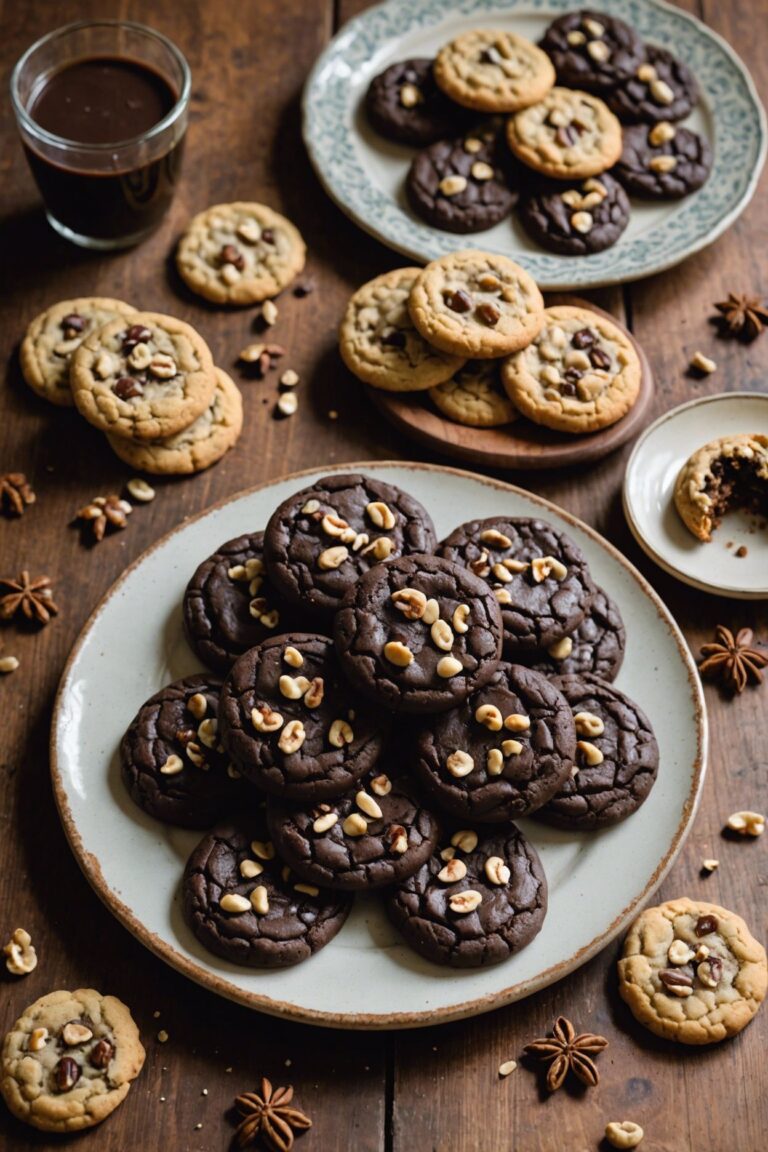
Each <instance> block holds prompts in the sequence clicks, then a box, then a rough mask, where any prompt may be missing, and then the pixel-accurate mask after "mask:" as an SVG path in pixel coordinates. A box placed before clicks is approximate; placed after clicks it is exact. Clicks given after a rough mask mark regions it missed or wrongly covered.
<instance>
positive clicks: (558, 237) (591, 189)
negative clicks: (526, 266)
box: [520, 172, 630, 256]
mask: <svg viewBox="0 0 768 1152" xmlns="http://www.w3.org/2000/svg"><path fill="white" fill-rule="evenodd" d="M629 215H630V205H629V197H628V196H627V194H626V192H625V191H624V188H623V186H622V185H621V184H619V182H618V180H615V179H614V178H613V176H611V175H610V174H609V173H608V172H603V173H601V175H600V176H590V177H589V179H587V180H584V181H582V182H581V183H580V184H576V185H568V186H565V187H564V186H563V183H562V182H558V181H544V182H542V183H540V185H539V186H538V187H535V186H534V189H533V191H532V193H531V194H530V195H529V196H527V197H526V198H525V199H524V200H523V201H522V202H521V204H520V220H521V222H522V224H523V225H524V227H525V229H526V231H528V232H529V233H530V234H531V236H533V238H534V239H535V240H537V241H538V243H539V244H541V246H542V248H547V249H548V250H549V251H550V252H559V253H560V254H561V255H563V256H588V255H589V254H590V253H591V252H603V251H605V249H606V248H610V247H611V246H612V245H613V244H615V243H616V241H617V240H618V239H619V237H620V236H621V235H622V233H623V232H624V229H625V228H626V227H627V224H628V223H629Z"/></svg>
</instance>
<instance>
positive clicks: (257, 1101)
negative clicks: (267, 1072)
mask: <svg viewBox="0 0 768 1152" xmlns="http://www.w3.org/2000/svg"><path fill="white" fill-rule="evenodd" d="M292 1100H293V1088H292V1087H291V1086H290V1085H289V1086H288V1087H287V1088H274V1089H273V1087H272V1085H271V1083H270V1082H269V1080H267V1078H266V1076H264V1077H263V1078H262V1081H261V1093H260V1094H259V1093H258V1092H243V1093H242V1095H241V1096H238V1097H237V1098H236V1099H235V1107H236V1108H237V1110H238V1112H239V1113H240V1115H241V1116H242V1117H243V1119H242V1120H241V1121H240V1123H239V1124H238V1126H237V1133H236V1135H237V1143H238V1146H239V1147H240V1148H245V1146H246V1145H247V1144H254V1143H255V1142H256V1138H257V1136H261V1139H262V1141H263V1143H264V1145H265V1147H267V1148H269V1149H270V1152H289V1149H290V1148H293V1141H294V1132H304V1131H306V1129H307V1128H311V1127H312V1121H311V1120H310V1119H309V1117H308V1116H305V1115H304V1113H303V1112H300V1111H299V1110H298V1108H291V1106H290V1105H291V1101H292Z"/></svg>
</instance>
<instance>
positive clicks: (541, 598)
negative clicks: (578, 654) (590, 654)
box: [437, 516, 595, 660]
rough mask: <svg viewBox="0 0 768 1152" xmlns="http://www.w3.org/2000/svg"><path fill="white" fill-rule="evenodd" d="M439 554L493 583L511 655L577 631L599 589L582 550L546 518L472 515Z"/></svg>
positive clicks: (506, 648)
mask: <svg viewBox="0 0 768 1152" xmlns="http://www.w3.org/2000/svg"><path fill="white" fill-rule="evenodd" d="M437 555H438V556H443V557H445V558H446V559H447V560H451V561H453V562H454V563H457V564H461V565H462V566H463V567H465V568H467V569H469V571H470V572H472V573H474V575H475V576H478V577H479V578H480V579H481V580H484V581H486V583H487V584H488V585H489V586H490V587H491V589H492V590H493V594H494V596H495V597H496V599H497V601H498V603H499V605H500V607H501V618H502V621H503V624H504V653H505V657H506V658H507V659H508V660H515V659H516V658H517V656H518V654H522V655H523V656H524V654H525V653H526V652H527V653H533V652H538V651H540V650H541V649H542V648H543V649H548V648H550V647H551V646H552V645H554V644H556V643H557V642H558V641H560V640H562V639H563V638H564V637H566V636H570V635H572V633H573V632H574V630H575V629H576V628H578V627H579V625H580V624H581V622H582V621H583V620H584V618H585V616H586V615H587V613H588V611H589V609H590V607H591V604H592V597H593V596H594V594H595V585H594V583H593V581H592V577H591V576H590V574H589V566H588V564H587V561H586V558H585V556H584V554H583V552H582V551H581V549H580V548H579V547H578V546H577V545H576V544H575V543H574V542H573V540H571V538H570V536H567V535H566V533H565V532H559V531H558V530H557V529H556V528H553V527H552V525H551V524H548V523H547V522H546V521H545V520H539V519H530V518H526V517H514V518H509V519H506V518H503V517H497V516H491V517H489V518H488V519H486V520H468V521H467V523H466V524H460V525H459V527H458V528H455V529H454V530H453V532H451V534H450V535H449V536H446V538H445V539H444V540H443V541H442V542H441V543H440V544H439V545H438V549H437Z"/></svg>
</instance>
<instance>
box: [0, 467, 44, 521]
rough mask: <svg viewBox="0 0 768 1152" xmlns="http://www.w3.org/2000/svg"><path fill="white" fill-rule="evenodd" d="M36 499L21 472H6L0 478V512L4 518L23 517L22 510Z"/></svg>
mask: <svg viewBox="0 0 768 1152" xmlns="http://www.w3.org/2000/svg"><path fill="white" fill-rule="evenodd" d="M36 499H37V496H36V495H35V493H34V492H33V491H32V489H31V487H30V486H29V484H28V483H27V478H26V476H25V475H24V473H23V472H6V473H5V474H4V475H3V476H0V510H2V512H3V514H4V515H5V516H23V515H24V509H25V508H27V507H28V506H29V505H30V504H34V502H35V500H36Z"/></svg>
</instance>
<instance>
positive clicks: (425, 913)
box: [387, 824, 547, 968]
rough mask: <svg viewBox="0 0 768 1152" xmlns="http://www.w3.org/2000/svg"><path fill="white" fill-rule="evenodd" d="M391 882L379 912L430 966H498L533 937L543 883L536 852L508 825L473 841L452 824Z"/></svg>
mask: <svg viewBox="0 0 768 1152" xmlns="http://www.w3.org/2000/svg"><path fill="white" fill-rule="evenodd" d="M444 844H445V847H444V848H442V850H440V851H438V852H435V853H433V855H432V856H431V857H430V858H429V860H428V861H427V863H426V864H423V865H422V867H421V868H420V869H419V870H418V872H416V873H415V875H413V876H411V877H410V878H409V879H408V880H404V881H403V882H402V883H401V884H398V885H397V887H395V888H394V889H393V890H392V892H391V894H390V896H389V898H388V900H387V912H388V913H389V917H390V919H391V920H392V923H393V924H394V925H395V927H396V928H397V929H398V931H399V932H400V933H401V935H402V936H403V939H404V940H405V942H406V943H407V944H409V945H410V947H411V948H413V949H414V951H415V952H418V953H419V954H420V955H421V956H425V957H426V959H427V960H431V961H432V962H433V963H435V964H448V965H450V966H451V967H453V968H479V967H482V966H485V965H486V964H498V963H500V961H502V960H506V959H507V958H508V957H509V956H511V955H512V954H513V953H514V952H519V951H520V949H521V948H524V947H525V945H526V944H529V943H530V941H531V940H532V939H533V938H534V936H536V934H537V933H538V932H539V930H540V929H541V926H542V924H543V922H544V916H545V915H546V911H547V881H546V878H545V876H544V871H543V869H542V867H541V862H540V860H539V857H538V854H537V852H536V849H535V848H534V847H533V845H532V844H530V843H529V842H528V841H527V840H526V839H525V837H524V836H523V834H522V832H521V831H520V830H519V829H518V828H516V827H515V825H514V824H512V825H511V826H510V828H509V829H508V830H506V831H504V832H501V831H499V832H493V833H490V834H488V835H484V836H482V837H481V838H478V835H477V833H476V832H473V831H471V830H470V829H458V830H457V831H456V832H454V833H453V835H452V836H450V837H446V838H445V840H444Z"/></svg>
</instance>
